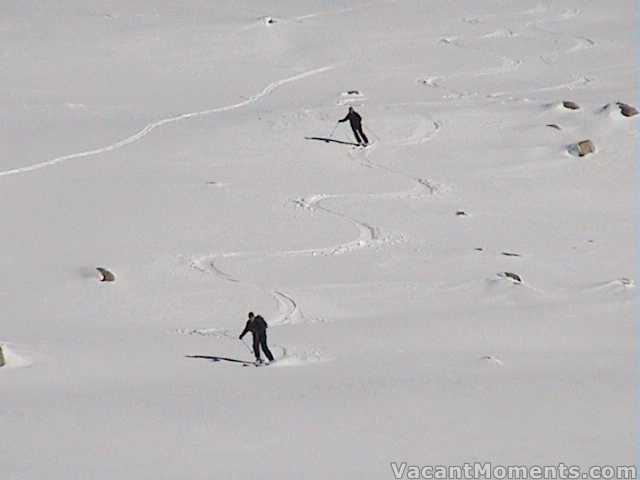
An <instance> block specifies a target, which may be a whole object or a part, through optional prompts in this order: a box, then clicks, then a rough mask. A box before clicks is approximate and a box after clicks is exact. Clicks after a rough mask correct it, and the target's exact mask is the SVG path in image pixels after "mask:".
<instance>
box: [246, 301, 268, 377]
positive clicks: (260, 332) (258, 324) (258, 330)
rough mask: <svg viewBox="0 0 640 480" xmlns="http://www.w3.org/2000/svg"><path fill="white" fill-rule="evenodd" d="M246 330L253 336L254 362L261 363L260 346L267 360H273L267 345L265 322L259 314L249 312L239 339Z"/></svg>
mask: <svg viewBox="0 0 640 480" xmlns="http://www.w3.org/2000/svg"><path fill="white" fill-rule="evenodd" d="M248 332H251V335H252V336H253V354H254V355H255V356H256V363H258V364H260V363H262V359H261V358H260V348H262V351H263V352H264V354H265V355H266V357H267V359H268V360H269V362H273V355H272V354H271V350H269V347H268V346H267V322H265V320H264V318H262V316H260V315H254V314H253V312H249V320H247V325H246V326H245V327H244V330H243V331H242V333H241V334H240V340H242V337H244V336H245V335H246V334H247V333H248Z"/></svg>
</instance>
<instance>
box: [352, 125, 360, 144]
mask: <svg viewBox="0 0 640 480" xmlns="http://www.w3.org/2000/svg"><path fill="white" fill-rule="evenodd" d="M351 130H353V136H354V137H356V142H358V143H362V140H360V135H358V129H357V128H356V127H355V126H354V125H351Z"/></svg>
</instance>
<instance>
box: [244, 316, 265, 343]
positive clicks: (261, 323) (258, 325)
mask: <svg viewBox="0 0 640 480" xmlns="http://www.w3.org/2000/svg"><path fill="white" fill-rule="evenodd" d="M266 331H267V322H266V321H265V320H264V318H262V317H261V316H260V315H256V316H255V317H253V318H252V319H250V320H247V325H246V326H245V327H244V330H243V331H242V333H241V334H240V339H242V337H244V336H245V335H246V334H247V333H249V332H251V334H252V335H253V336H262V335H263V334H264V332H266Z"/></svg>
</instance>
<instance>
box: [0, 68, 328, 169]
mask: <svg viewBox="0 0 640 480" xmlns="http://www.w3.org/2000/svg"><path fill="white" fill-rule="evenodd" d="M334 68H336V66H335V65H328V66H325V67H321V68H316V69H313V70H308V71H306V72H303V73H300V74H298V75H293V76H290V77H286V78H283V79H280V80H276V81H274V82H272V83H270V84H269V85H267V86H266V87H265V88H263V89H262V91H260V92H258V93H256V94H255V95H252V96H250V97H249V98H247V99H246V100H243V101H241V102H238V103H233V104H231V105H225V106H222V107H215V108H210V109H206V110H200V111H197V112H190V113H183V114H180V115H175V116H172V117H167V118H163V119H161V120H158V121H155V122H153V123H149V124H148V125H146V126H145V127H144V128H143V129H142V130H140V131H138V132H136V133H134V134H133V135H130V136H129V137H126V138H124V139H122V140H120V141H118V142H116V143H112V144H110V145H107V146H105V147H100V148H94V149H92V150H86V151H83V152H77V153H72V154H69V155H63V156H60V157H56V158H53V159H51V160H47V161H44V162H41V163H36V164H34V165H30V166H27V167H19V168H13V169H11V170H5V171H2V172H0V177H6V176H9V175H17V174H22V173H28V172H33V171H36V170H40V169H43V168H47V167H51V166H53V165H56V164H58V163H62V162H66V161H68V160H74V159H77V158H86V157H92V156H96V155H100V154H103V153H108V152H113V151H115V150H119V149H121V148H123V147H126V146H127V145H130V144H132V143H135V142H137V141H138V140H141V139H143V138H144V137H146V136H147V135H149V134H150V133H151V132H153V131H154V130H156V129H157V128H159V127H162V126H164V125H168V124H170V123H176V122H180V121H183V120H188V119H191V118H195V117H202V116H206V115H211V114H213V113H221V112H228V111H230V110H236V109H238V108H242V107H245V106H247V105H249V104H251V103H254V102H257V101H258V100H260V99H261V98H262V97H264V96H266V95H269V94H270V93H271V92H273V91H274V90H276V89H277V88H279V87H281V86H283V85H286V84H287V83H291V82H295V81H297V80H302V79H304V78H307V77H310V76H312V75H317V74H320V73H324V72H327V71H329V70H333V69H334Z"/></svg>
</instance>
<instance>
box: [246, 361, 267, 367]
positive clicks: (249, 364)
mask: <svg viewBox="0 0 640 480" xmlns="http://www.w3.org/2000/svg"><path fill="white" fill-rule="evenodd" d="M272 363H273V362H242V366H243V367H268V366H269V365H271V364H272Z"/></svg>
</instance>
